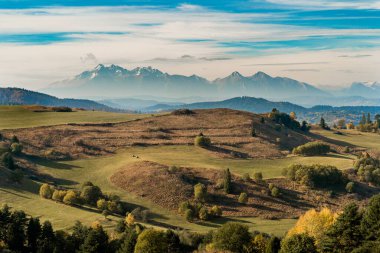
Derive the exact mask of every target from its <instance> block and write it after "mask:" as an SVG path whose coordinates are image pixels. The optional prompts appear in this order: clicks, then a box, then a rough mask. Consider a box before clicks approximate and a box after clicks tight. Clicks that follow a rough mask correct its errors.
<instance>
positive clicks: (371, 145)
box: [313, 130, 380, 150]
mask: <svg viewBox="0 0 380 253" xmlns="http://www.w3.org/2000/svg"><path fill="white" fill-rule="evenodd" d="M339 131H340V132H342V133H343V135H339V134H334V131H326V130H314V131H313V133H316V134H320V135H323V136H325V137H327V138H330V139H333V140H338V141H343V142H346V143H349V144H351V145H354V146H357V147H362V148H366V149H377V150H380V134H375V133H365V132H359V131H357V130H339Z"/></svg>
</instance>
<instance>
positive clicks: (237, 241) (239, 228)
mask: <svg viewBox="0 0 380 253" xmlns="http://www.w3.org/2000/svg"><path fill="white" fill-rule="evenodd" d="M250 240H251V235H250V233H249V231H248V226H246V225H242V224H239V223H235V222H227V223H226V224H224V225H223V226H221V227H220V228H218V229H217V230H216V231H215V233H214V234H213V236H212V243H213V244H214V245H215V248H216V249H218V250H225V251H231V252H244V251H243V249H244V248H245V247H246V246H247V245H248V244H249V242H250Z"/></svg>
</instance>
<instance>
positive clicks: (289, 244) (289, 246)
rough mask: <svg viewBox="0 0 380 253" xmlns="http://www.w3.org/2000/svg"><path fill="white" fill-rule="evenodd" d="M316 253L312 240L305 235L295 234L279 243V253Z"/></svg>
mask: <svg viewBox="0 0 380 253" xmlns="http://www.w3.org/2000/svg"><path fill="white" fill-rule="evenodd" d="M304 252H305V253H306V252H307V253H317V249H316V246H315V244H314V238H313V237H310V236H308V235H307V234H296V235H293V236H290V237H288V238H285V239H284V240H282V242H281V250H280V253H304Z"/></svg>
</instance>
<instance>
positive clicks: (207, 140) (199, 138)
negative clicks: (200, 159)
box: [194, 134, 211, 148]
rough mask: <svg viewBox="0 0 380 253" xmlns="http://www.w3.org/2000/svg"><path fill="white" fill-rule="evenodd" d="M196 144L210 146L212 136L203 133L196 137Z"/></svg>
mask: <svg viewBox="0 0 380 253" xmlns="http://www.w3.org/2000/svg"><path fill="white" fill-rule="evenodd" d="M194 145H195V146H198V147H203V148H204V147H209V146H210V145H211V140H210V138H208V137H206V136H204V135H203V134H200V135H198V136H196V137H195V139H194Z"/></svg>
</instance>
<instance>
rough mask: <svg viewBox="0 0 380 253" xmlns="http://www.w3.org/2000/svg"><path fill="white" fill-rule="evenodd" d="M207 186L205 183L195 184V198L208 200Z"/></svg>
mask: <svg viewBox="0 0 380 253" xmlns="http://www.w3.org/2000/svg"><path fill="white" fill-rule="evenodd" d="M206 197H207V187H206V186H205V185H204V184H201V183H198V184H196V185H195V186H194V198H195V199H196V200H198V201H202V202H204V201H206Z"/></svg>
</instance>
